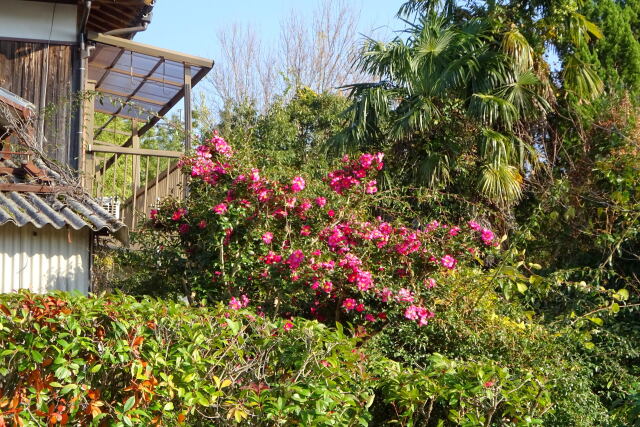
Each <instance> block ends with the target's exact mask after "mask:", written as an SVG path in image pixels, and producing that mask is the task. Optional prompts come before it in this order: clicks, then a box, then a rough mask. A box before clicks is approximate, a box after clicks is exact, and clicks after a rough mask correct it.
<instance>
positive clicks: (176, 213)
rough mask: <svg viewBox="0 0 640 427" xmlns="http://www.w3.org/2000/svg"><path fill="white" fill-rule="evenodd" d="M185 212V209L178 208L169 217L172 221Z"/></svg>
mask: <svg viewBox="0 0 640 427" xmlns="http://www.w3.org/2000/svg"><path fill="white" fill-rule="evenodd" d="M186 213H187V210H186V209H183V208H180V209H178V210H177V211H175V212H174V213H173V215H172V216H171V219H172V220H174V221H179V220H180V219H181V218H182V217H183V216H185V215H186Z"/></svg>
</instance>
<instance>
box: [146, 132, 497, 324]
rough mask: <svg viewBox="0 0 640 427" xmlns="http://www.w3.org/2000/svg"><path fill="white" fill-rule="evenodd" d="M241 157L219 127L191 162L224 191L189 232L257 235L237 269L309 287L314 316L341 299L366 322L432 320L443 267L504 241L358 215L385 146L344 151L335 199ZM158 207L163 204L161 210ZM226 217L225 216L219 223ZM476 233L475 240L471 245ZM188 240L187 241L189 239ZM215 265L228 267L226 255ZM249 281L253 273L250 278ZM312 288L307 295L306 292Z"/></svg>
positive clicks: (239, 301)
mask: <svg viewBox="0 0 640 427" xmlns="http://www.w3.org/2000/svg"><path fill="white" fill-rule="evenodd" d="M232 157H233V150H232V149H231V147H230V146H229V144H227V143H226V141H224V139H222V138H221V137H219V136H217V135H216V136H215V137H214V138H212V139H211V140H209V141H207V142H205V143H204V144H203V145H201V146H199V147H198V148H196V155H195V156H193V157H192V158H191V159H187V160H186V161H184V164H185V165H189V166H190V168H191V169H190V172H191V175H192V177H193V178H194V179H197V180H199V181H204V182H205V183H208V184H210V185H213V186H215V187H216V190H215V194H217V197H218V199H217V200H216V202H214V203H212V204H211V205H209V206H213V207H211V208H210V209H211V210H210V212H212V214H211V213H210V214H209V215H208V216H207V218H206V219H207V221H209V223H210V224H211V225H210V226H207V222H206V221H204V220H202V221H201V222H200V224H204V225H202V226H201V225H200V224H199V225H198V227H199V228H200V229H201V230H202V231H199V230H198V229H197V227H195V226H193V228H194V229H195V230H194V232H191V233H189V235H188V236H189V237H190V236H197V238H202V239H205V241H206V239H210V235H211V233H217V232H221V231H222V230H224V233H225V234H224V244H225V245H230V244H233V245H237V244H242V245H245V244H246V243H247V241H248V239H247V238H246V237H247V236H252V237H253V239H254V240H255V243H257V244H256V245H250V247H251V250H255V252H257V254H256V255H255V256H254V257H248V256H247V257H244V256H243V257H242V259H238V262H239V263H240V264H241V267H240V268H244V269H245V270H242V273H245V272H246V274H240V275H238V277H237V279H238V283H237V285H240V286H243V287H244V286H251V287H254V288H255V287H258V286H278V283H287V284H288V285H290V284H292V283H295V284H296V285H299V286H303V287H304V288H303V289H305V290H308V292H309V295H307V296H306V297H302V298H301V297H300V296H299V295H300V294H299V293H295V295H296V298H301V299H300V300H296V301H292V303H294V304H296V305H297V304H298V303H300V304H304V303H307V302H308V303H309V305H310V307H309V309H310V310H311V313H312V315H313V316H315V317H316V318H318V319H320V320H322V316H326V313H327V312H332V311H331V310H335V309H336V308H337V307H336V305H337V306H339V308H341V309H342V310H343V311H344V312H347V313H349V315H350V316H354V317H356V318H357V319H359V320H360V321H362V319H364V320H365V321H366V322H370V323H373V322H376V321H378V320H384V319H386V318H387V312H388V313H389V315H391V314H392V313H393V314H395V315H396V316H398V317H400V318H404V319H407V320H411V321H415V322H416V323H417V324H418V325H420V326H424V325H426V324H427V323H428V321H429V319H431V318H433V316H434V314H433V312H432V311H429V310H428V309H426V308H425V307H424V306H426V305H427V303H426V302H425V300H424V298H425V293H427V292H428V290H429V289H432V288H434V287H435V286H436V281H435V279H433V278H430V277H428V276H429V275H431V273H435V274H438V272H441V273H442V274H443V275H445V276H446V275H448V274H449V273H448V270H454V269H455V268H456V267H457V265H458V263H459V262H460V263H462V262H464V260H465V256H466V257H467V259H468V258H470V256H469V253H470V252H471V253H475V252H473V251H476V250H477V247H478V246H479V245H478V243H479V242H480V241H481V242H483V243H484V245H486V246H492V245H495V241H496V236H495V235H494V233H493V232H492V231H491V230H489V229H487V228H483V227H482V226H480V225H479V224H478V223H476V222H473V221H470V222H469V223H468V225H469V228H466V227H464V229H462V228H460V227H456V226H449V225H446V224H441V223H440V222H438V221H431V222H430V223H428V224H427V225H426V226H424V227H420V228H419V229H417V228H416V227H409V226H401V225H394V224H392V223H390V222H387V221H391V220H387V221H385V220H384V219H383V218H381V217H377V218H375V219H371V220H370V221H358V219H357V218H358V217H357V216H356V215H359V213H360V212H361V211H359V210H358V209H357V206H356V210H354V213H352V212H351V211H349V209H348V208H350V207H351V205H347V204H345V200H347V198H346V197H344V196H346V195H347V194H348V193H349V192H350V191H352V190H354V189H355V190H356V191H358V192H359V194H375V193H376V192H377V191H378V186H377V182H376V180H375V174H377V171H380V170H381V169H382V167H383V162H382V160H383V157H384V156H383V154H382V153H377V154H362V155H361V156H359V158H357V160H350V159H349V158H348V157H345V158H343V160H342V161H343V163H344V164H343V167H342V168H341V169H338V170H335V171H333V172H331V173H329V174H328V176H327V178H325V182H326V183H327V184H328V186H329V187H330V188H331V190H332V191H333V192H335V193H337V194H338V195H337V196H336V195H334V196H332V197H331V205H330V206H327V205H328V202H327V199H326V198H325V197H322V196H318V197H315V198H312V197H311V196H308V198H304V197H303V196H302V195H303V194H306V193H302V192H303V191H305V189H306V188H307V184H308V183H307V182H306V181H305V179H304V178H303V177H302V176H295V177H293V178H292V179H291V180H283V181H280V182H276V181H270V180H268V179H267V178H265V177H263V176H261V171H260V170H259V169H255V168H254V169H250V168H246V167H243V166H242V165H239V164H238V162H234V161H233V160H227V159H229V158H232ZM226 161H229V162H230V163H231V164H227V163H224V162H226ZM309 190H313V191H315V187H314V186H312V187H311V188H310V189H307V190H306V191H307V192H309ZM340 196H343V197H340ZM354 199H357V200H356V202H358V201H359V200H366V199H367V198H364V197H363V198H360V197H356V198H354V197H352V198H351V199H349V200H350V203H351V202H353V201H354ZM209 203H210V202H209ZM341 203H342V204H341ZM193 211H194V212H196V210H195V209H194V210H193ZM169 214H170V212H169ZM186 214H187V212H186V210H185V209H178V210H176V211H175V212H173V216H172V218H173V220H174V221H180V220H182V219H183V217H184V216H185V215H186ZM223 215H224V216H223ZM157 216H158V214H157V212H156V213H155V214H154V218H155V217H157ZM200 219H201V218H197V219H194V221H193V222H192V224H198V220H200ZM156 221H157V220H156ZM182 222H183V223H180V222H178V223H177V224H172V227H174V229H176V228H178V230H179V231H180V232H184V233H185V234H186V233H187V232H189V225H188V224H187V223H186V221H184V220H183V221H182ZM221 224H224V225H223V226H222V227H220V225H221ZM258 230H259V231H258ZM267 230H270V231H267ZM470 236H471V237H473V239H474V240H475V243H474V244H473V245H472V246H471V247H469V244H468V242H469V241H470V240H469V237H470ZM182 241H183V242H188V240H187V239H185V238H183V239H182ZM209 241H210V240H209ZM218 241H219V240H218ZM230 242H233V243H230ZM205 245H206V243H205ZM205 245H203V246H205ZM196 248H199V246H198V245H193V246H192V247H191V248H189V249H188V250H189V251H196V250H199V249H196ZM242 250H243V247H237V246H233V247H232V250H231V251H229V252H227V251H225V255H226V254H227V253H229V254H234V253H237V252H242ZM185 251H187V249H185ZM231 256H233V255H231ZM232 262H235V260H232ZM215 263H216V262H215V261H214V264H215ZM215 268H220V269H224V267H221V266H220V265H217V264H216V266H215ZM234 268H235V267H234ZM221 274H222V273H221ZM243 280H246V281H247V282H246V283H242V281H243ZM385 284H393V285H387V286H389V287H385ZM244 289H248V288H244ZM307 297H309V298H310V299H309V300H308V301H307V300H306V299H303V298H307ZM254 298H255V297H254ZM248 301H249V300H248V298H247V297H246V295H242V296H241V297H239V298H236V297H234V298H232V299H231V301H230V302H229V307H231V308H232V309H234V310H238V309H241V308H243V307H246V305H247V304H248ZM312 301H313V302H312ZM325 318H326V317H325ZM287 325H291V326H290V327H289V326H287ZM292 327H293V323H291V322H287V323H285V326H283V328H284V329H285V330H288V329H290V328H292Z"/></svg>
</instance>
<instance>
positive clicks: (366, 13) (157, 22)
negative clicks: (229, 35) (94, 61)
mask: <svg viewBox="0 0 640 427" xmlns="http://www.w3.org/2000/svg"><path fill="white" fill-rule="evenodd" d="M317 1H323V0H235V1H228V0H224V1H223V0H157V2H156V5H155V7H154V12H153V21H152V22H151V25H150V26H149V29H147V31H145V32H143V33H140V34H138V35H137V36H136V37H135V40H136V41H139V42H141V43H148V44H152V45H156V46H159V47H163V48H166V49H173V50H178V51H181V52H184V53H189V54H192V55H199V56H204V57H208V58H211V59H213V60H214V61H215V59H216V53H217V51H218V46H217V42H216V37H215V34H216V31H217V30H218V29H219V28H220V27H225V26H228V25H230V24H232V23H234V22H235V23H239V24H245V25H246V24H250V25H253V26H254V27H255V28H256V29H257V30H258V31H259V33H260V34H261V35H262V36H263V37H264V38H263V40H266V41H270V40H272V41H273V42H276V41H277V37H278V35H279V32H280V21H281V19H283V18H286V17H287V16H289V14H290V12H291V11H292V10H293V11H295V12H296V13H300V14H303V15H306V16H309V15H310V14H311V12H312V11H313V10H314V8H315V7H316V4H317ZM346 1H347V2H349V3H350V4H353V7H354V8H355V9H359V10H360V11H361V19H360V21H361V23H360V28H357V29H356V31H358V32H360V33H369V30H370V29H371V28H378V29H379V30H378V31H381V32H383V33H389V32H390V27H391V26H397V21H396V20H395V19H394V15H395V13H396V12H397V10H398V8H399V7H400V5H401V4H402V0H346Z"/></svg>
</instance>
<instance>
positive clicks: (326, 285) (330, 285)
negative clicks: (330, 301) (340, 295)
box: [322, 281, 333, 294]
mask: <svg viewBox="0 0 640 427" xmlns="http://www.w3.org/2000/svg"><path fill="white" fill-rule="evenodd" d="M322 290H323V291H325V292H326V293H328V294H330V293H331V291H332V290H333V283H331V282H329V281H326V282H324V284H323V285H322Z"/></svg>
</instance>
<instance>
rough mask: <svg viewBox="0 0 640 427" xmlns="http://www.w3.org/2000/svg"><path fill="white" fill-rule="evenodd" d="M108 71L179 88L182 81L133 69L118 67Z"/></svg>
mask: <svg viewBox="0 0 640 427" xmlns="http://www.w3.org/2000/svg"><path fill="white" fill-rule="evenodd" d="M108 71H110V72H112V73H118V74H122V75H125V76H127V77H137V78H139V79H144V78H146V79H147V80H149V81H152V82H155V83H161V84H165V85H169V86H175V87H179V88H181V87H182V83H178V82H174V81H173V80H162V79H159V78H157V77H153V76H149V77H147V76H145V75H144V74H140V73H136V72H134V71H128V70H121V69H120V68H109V70H108ZM105 74H106V73H105Z"/></svg>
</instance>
